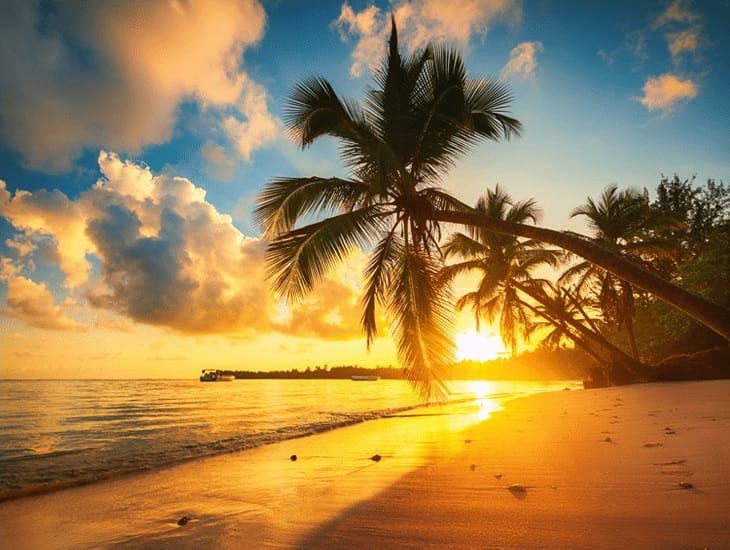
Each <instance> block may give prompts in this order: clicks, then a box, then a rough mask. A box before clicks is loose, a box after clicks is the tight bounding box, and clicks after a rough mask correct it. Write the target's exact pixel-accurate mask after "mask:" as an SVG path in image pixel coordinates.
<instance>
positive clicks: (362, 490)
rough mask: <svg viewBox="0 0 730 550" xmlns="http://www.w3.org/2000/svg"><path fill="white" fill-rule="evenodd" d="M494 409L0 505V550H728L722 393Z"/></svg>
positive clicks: (601, 397)
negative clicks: (424, 549)
mask: <svg viewBox="0 0 730 550" xmlns="http://www.w3.org/2000/svg"><path fill="white" fill-rule="evenodd" d="M492 405H493V403H490V402H484V403H482V409H481V410H480V411H479V410H477V411H471V413H472V414H466V412H467V411H464V410H457V411H455V410H453V409H443V410H441V409H438V408H431V409H423V410H420V411H419V412H418V414H409V415H404V416H401V417H395V418H387V419H382V420H377V421H372V422H367V423H364V424H360V425H356V426H351V427H348V428H344V429H339V430H335V431H332V432H328V433H324V434H319V435H314V436H311V437H307V438H303V439H297V440H292V441H286V442H283V443H279V444H275V445H270V446H266V447H262V448H260V449H256V450H253V451H247V452H243V453H236V454H230V455H224V456H220V457H216V458H211V459H205V460H200V461H195V462H191V463H188V464H184V465H181V466H177V467H174V468H169V469H165V470H161V471H157V472H150V473H146V474H142V475H134V476H129V477H127V478H123V479H119V480H115V481H108V482H101V483H97V484H94V485H90V486H86V487H79V488H75V489H68V490H63V491H59V492H57V493H52V494H48V495H42V496H38V497H30V498H26V499H21V500H17V501H10V502H5V503H1V504H0V518H2V520H1V521H0V541H4V542H3V543H2V544H3V548H13V549H15V548H17V549H25V548H44V549H45V548H198V549H201V548H631V547H633V548H705V547H708V548H713V549H717V548H730V469H729V468H728V464H730V381H714V382H686V383H676V384H648V385H637V386H628V387H623V388H609V389H601V390H589V391H565V392H554V393H550V394H542V395H536V396H531V397H527V398H524V399H518V400H515V401H511V402H509V403H508V404H507V406H506V408H505V410H503V411H498V412H494V413H492V414H491V418H489V419H487V420H484V421H482V422H478V423H477V422H476V421H477V420H479V418H482V419H483V418H486V417H487V416H489V413H490V411H491V408H492ZM292 454H296V457H297V460H296V461H293V460H291V458H290V457H291V455H292ZM375 454H378V455H380V460H379V461H374V460H372V459H371V458H372V457H373V455H375ZM183 517H188V518H189V521H188V522H187V523H185V524H184V525H178V520H180V519H181V518H183Z"/></svg>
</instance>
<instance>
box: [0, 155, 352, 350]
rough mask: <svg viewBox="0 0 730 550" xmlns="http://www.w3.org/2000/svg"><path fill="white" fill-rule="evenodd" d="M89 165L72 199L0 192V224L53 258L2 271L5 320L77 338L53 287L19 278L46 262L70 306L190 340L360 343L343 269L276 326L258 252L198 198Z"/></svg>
mask: <svg viewBox="0 0 730 550" xmlns="http://www.w3.org/2000/svg"><path fill="white" fill-rule="evenodd" d="M98 161H99V169H100V172H101V178H99V180H98V181H97V182H96V184H95V185H94V186H93V187H91V188H90V189H88V190H87V191H85V192H83V193H81V194H80V195H79V197H77V198H76V199H74V200H71V199H69V198H68V197H66V196H65V195H64V194H63V193H61V192H60V191H53V192H48V191H43V190H41V191H36V192H34V193H29V192H27V191H18V192H16V193H15V195H14V196H10V194H9V193H8V192H7V190H6V188H5V185H4V184H2V183H1V182H0V215H2V216H3V217H5V218H6V219H7V220H8V221H9V222H10V223H11V224H12V225H13V227H14V229H15V231H16V234H15V235H13V238H12V239H13V240H17V239H19V238H21V237H22V238H27V239H38V238H40V237H42V238H43V239H45V240H47V241H49V242H50V243H52V246H53V249H54V250H55V251H56V252H57V254H55V255H48V254H46V255H45V256H44V258H41V252H42V251H41V247H38V248H37V249H34V250H30V251H29V252H28V254H27V255H24V256H19V257H18V258H16V259H14V260H11V259H8V261H6V262H4V263H3V264H0V268H2V271H1V272H0V280H5V281H7V284H8V287H9V291H8V308H7V309H6V310H5V313H7V314H9V315H12V316H14V317H18V318H20V319H22V320H24V321H26V322H28V323H30V324H34V325H36V326H44V327H45V328H56V329H61V328H64V329H65V328H76V326H75V325H74V324H73V322H72V321H71V320H70V319H68V318H67V317H64V312H63V310H62V309H60V308H59V307H57V306H54V305H53V296H52V294H51V290H50V286H46V284H45V283H37V284H36V283H33V282H32V281H30V280H29V279H25V278H24V276H23V275H22V273H23V272H24V271H32V266H31V262H38V263H42V262H41V260H43V262H46V263H48V262H50V263H51V265H50V267H56V268H58V269H60V270H61V272H62V273H63V275H64V277H65V279H64V283H65V285H66V287H67V288H68V289H69V290H68V292H69V293H70V294H72V295H73V296H74V297H75V301H76V302H77V303H78V304H81V305H84V304H86V305H88V306H90V307H91V308H95V309H96V310H100V311H105V312H111V313H113V314H115V315H116V317H115V319H118V320H119V319H120V320H122V321H123V320H125V319H126V320H127V321H133V322H137V323H144V324H149V325H155V326H161V327H166V328H169V329H172V330H174V331H177V332H181V333H188V334H230V335H242V336H247V335H254V334H261V333H267V332H272V331H279V332H286V333H289V334H294V335H299V336H307V337H320V338H327V339H345V338H354V337H357V336H359V335H360V327H359V316H360V312H359V307H358V305H357V303H358V293H359V277H358V276H354V275H353V273H352V268H351V269H350V271H347V270H345V271H340V272H338V273H335V274H333V275H332V277H331V278H329V279H327V280H326V281H324V282H323V283H322V284H321V285H319V286H318V287H317V288H315V290H314V292H313V293H312V294H311V295H310V296H309V297H308V300H307V301H306V302H304V303H302V304H297V305H293V306H289V307H288V308H287V314H286V315H285V316H284V317H282V316H281V315H280V312H279V305H278V304H277V303H276V301H275V299H274V298H273V296H272V295H271V293H270V291H269V287H268V282H267V280H266V269H265V265H264V251H265V243H264V242H263V241H261V240H259V239H253V238H249V237H246V236H245V235H243V234H242V233H241V232H240V231H239V230H238V229H236V227H235V226H234V225H233V220H232V218H231V216H229V215H227V214H223V213H220V212H219V211H218V210H217V209H216V208H215V207H214V206H213V205H212V204H210V203H209V202H208V201H207V200H206V193H205V190H204V189H202V188H201V187H198V186H196V185H195V184H194V183H193V182H191V181H190V180H188V179H186V178H183V177H175V176H172V175H168V174H154V173H153V172H152V171H151V170H150V169H149V167H147V166H144V165H140V164H136V163H134V162H131V161H128V160H126V161H125V160H123V159H121V158H120V157H119V156H118V155H117V154H115V153H111V152H106V151H102V152H101V153H100V154H99V159H98ZM39 236H40V237H39ZM363 262H364V260H362V259H361V261H360V264H358V265H360V267H362V265H361V264H363ZM44 267H48V266H44ZM40 271H41V270H39V272H40ZM46 271H47V270H45V269H44V270H43V272H46ZM357 272H358V274H359V272H360V271H359V270H357ZM84 300H85V302H84ZM102 317H103V316H102ZM97 325H98V326H105V327H108V328H116V329H119V328H125V327H124V325H123V324H120V323H119V322H116V323H115V324H114V325H109V324H108V323H107V324H104V323H97Z"/></svg>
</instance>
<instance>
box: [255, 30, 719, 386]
mask: <svg viewBox="0 0 730 550" xmlns="http://www.w3.org/2000/svg"><path fill="white" fill-rule="evenodd" d="M375 83H376V87H375V88H374V89H371V90H369V91H368V94H367V98H366V101H365V104H364V106H363V105H361V104H359V103H357V102H355V101H353V100H348V99H342V98H340V97H339V96H338V95H337V94H336V93H335V91H334V89H333V87H332V85H331V84H330V83H329V82H328V81H327V80H325V79H324V78H321V77H312V78H309V79H307V80H305V81H303V82H301V83H299V84H298V85H297V86H296V87H295V89H294V92H293V94H292V96H291V98H290V100H289V102H288V104H287V109H286V113H285V118H286V121H287V123H288V126H289V128H290V130H291V133H292V137H293V138H294V139H295V140H296V141H297V142H298V143H299V144H300V145H301V146H302V147H307V146H309V145H310V144H312V143H313V142H314V141H315V140H317V139H318V138H320V137H322V136H328V135H329V136H334V137H335V138H337V139H339V140H340V142H341V144H342V146H341V149H340V152H341V156H342V158H343V160H344V162H345V164H346V165H347V166H348V168H349V169H350V175H349V177H347V178H323V177H317V176H314V177H300V178H278V179H274V180H272V181H270V182H269V183H268V184H267V185H266V187H265V188H264V190H263V191H262V193H261V194H260V196H259V197H258V201H257V206H256V216H257V218H258V220H259V221H260V222H261V223H262V225H263V227H264V230H265V237H266V238H268V239H270V243H269V246H268V248H267V261H268V265H269V272H270V275H271V277H272V278H273V281H274V287H275V288H276V290H277V291H278V292H279V293H281V294H282V295H283V296H285V297H287V298H290V299H294V298H299V297H301V296H302V295H304V294H305V293H307V292H308V291H309V290H311V288H312V287H313V286H314V284H316V282H317V281H318V280H320V279H321V278H322V277H323V276H324V275H325V274H326V273H327V271H328V270H330V269H331V268H332V267H333V266H334V265H335V264H336V263H337V262H339V261H341V260H342V259H343V258H344V257H345V255H346V254H347V253H348V251H349V250H350V248H351V247H357V246H359V247H362V248H364V249H366V250H368V251H369V253H370V261H369V263H368V266H367V268H366V273H365V289H364V296H363V300H362V303H363V317H362V326H363V329H364V331H365V334H366V338H367V342H368V345H369V344H370V343H371V342H372V340H373V338H374V337H375V335H376V334H377V327H376V322H375V320H376V307H378V306H380V307H383V308H385V310H386V311H387V312H388V313H389V314H390V317H391V320H392V326H393V331H394V333H395V336H396V344H397V348H398V350H399V356H400V359H401V362H402V363H403V366H404V367H405V369H406V372H407V373H408V376H409V377H410V378H411V379H412V380H413V381H415V382H417V383H418V384H419V387H420V388H421V389H424V391H426V389H427V388H433V387H434V386H435V387H436V388H437V389H438V388H439V387H440V386H439V385H438V383H436V384H432V382H436V381H437V380H438V379H439V374H440V372H441V370H442V369H443V367H444V365H445V363H446V362H447V361H448V360H450V356H451V346H452V344H451V342H450V338H449V328H448V324H449V315H448V307H447V303H448V301H447V300H448V296H447V295H446V294H445V292H446V291H445V290H444V289H443V288H442V287H440V286H439V285H438V284H436V278H437V272H438V267H439V264H440V261H441V258H440V251H439V248H438V239H439V237H440V233H441V225H440V224H441V223H456V224H460V225H467V226H476V227H485V228H487V229H490V230H491V231H494V232H497V233H502V234H507V235H517V236H521V237H525V238H530V239H537V240H541V241H543V242H547V243H551V244H554V245H556V246H559V247H561V248H564V249H566V250H570V251H572V252H574V253H576V254H578V255H580V256H581V257H584V258H586V259H588V260H590V261H592V262H595V263H599V264H600V265H601V266H603V267H604V268H606V269H608V270H609V271H612V272H614V273H616V274H617V275H618V276H620V277H623V278H626V279H628V280H631V282H632V283H635V284H637V286H639V287H642V288H645V289H646V290H648V291H650V292H653V293H655V294H656V295H657V296H658V297H659V298H661V299H664V300H666V301H667V302H669V303H671V304H674V305H676V306H677V307H679V308H681V309H684V310H685V311H687V312H689V313H690V314H692V315H693V316H694V317H695V318H697V319H698V320H700V321H701V322H704V323H705V324H707V325H708V326H710V327H711V328H714V329H715V330H716V331H717V332H719V333H720V334H722V335H723V336H724V337H726V338H730V320H728V319H730V315H728V312H727V310H726V309H725V308H722V307H720V306H718V305H716V304H713V303H711V302H708V301H706V300H704V299H702V298H699V297H697V296H695V295H694V294H691V293H689V292H687V291H684V290H682V289H678V288H677V287H676V286H675V285H672V284H671V283H669V282H668V281H665V280H664V279H661V278H659V277H656V276H654V275H653V274H651V273H647V272H646V271H645V270H643V269H641V268H640V267H637V266H636V265H635V264H633V263H632V262H630V261H629V260H627V259H625V258H622V257H620V256H617V255H615V254H611V253H610V252H608V251H606V250H605V249H603V248H601V247H597V246H595V244H594V243H591V242H590V241H589V240H587V239H585V238H582V237H580V236H576V235H572V234H568V233H564V232H560V231H553V230H550V229H545V228H540V227H535V226H530V225H525V224H518V223H509V222H506V221H501V220H490V219H488V218H485V217H484V216H483V215H482V214H480V213H478V212H475V211H473V210H472V209H471V208H469V207H467V206H466V205H464V204H463V203H461V202H459V201H458V200H457V199H455V198H453V197H451V196H450V195H448V194H447V193H445V192H444V191H442V190H441V189H439V187H438V186H439V183H440V181H441V178H442V177H443V176H444V175H445V173H446V171H447V170H448V168H450V167H451V165H452V164H453V163H454V162H455V161H456V159H457V158H458V157H459V156H460V155H463V154H465V153H466V152H467V151H469V150H470V148H471V147H472V146H473V145H474V144H475V143H477V142H479V141H481V140H484V139H491V140H501V139H506V138H509V137H510V136H512V135H514V134H518V133H519V131H520V129H521V125H520V122H519V121H517V120H516V119H514V118H512V117H511V116H510V115H509V113H508V108H509V105H510V102H511V95H510V93H509V91H508V90H507V88H506V87H505V86H504V85H503V84H501V83H500V82H498V81H495V80H489V79H484V78H470V77H468V76H467V74H466V71H465V68H464V64H463V61H462V59H461V57H460V56H459V54H458V53H457V52H456V51H454V50H452V49H449V48H445V47H432V46H429V47H427V48H426V49H425V50H423V51H422V52H417V53H415V54H412V55H410V56H408V57H406V58H403V57H401V56H400V54H399V52H398V36H397V31H396V26H395V21H393V23H392V32H391V37H390V47H389V50H388V55H387V56H386V59H385V62H384V64H383V66H382V68H381V70H380V71H379V72H378V73H377V74H376V76H375ZM308 222H309V223H308ZM302 224H304V225H302ZM428 391H431V390H428Z"/></svg>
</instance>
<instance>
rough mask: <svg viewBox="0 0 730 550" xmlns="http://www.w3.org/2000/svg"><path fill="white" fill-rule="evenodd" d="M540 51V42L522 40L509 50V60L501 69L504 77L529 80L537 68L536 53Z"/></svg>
mask: <svg viewBox="0 0 730 550" xmlns="http://www.w3.org/2000/svg"><path fill="white" fill-rule="evenodd" d="M541 51H542V42H523V43H522V44H518V45H517V46H515V47H514V48H512V51H510V55H509V61H508V62H507V64H506V65H505V66H504V69H502V76H503V77H505V78H509V77H512V78H516V79H521V80H529V79H532V78H534V73H535V69H536V68H537V54H538V52H541Z"/></svg>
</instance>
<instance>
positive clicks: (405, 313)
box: [388, 246, 454, 398]
mask: <svg viewBox="0 0 730 550" xmlns="http://www.w3.org/2000/svg"><path fill="white" fill-rule="evenodd" d="M398 256H399V260H400V264H399V266H398V268H397V275H398V276H397V277H394V278H393V279H392V281H391V282H392V285H391V288H390V289H389V293H388V311H389V312H390V313H391V314H392V316H393V320H392V326H393V333H394V336H395V340H396V348H397V350H398V356H399V358H400V361H401V364H402V365H403V368H404V370H405V372H406V376H407V378H408V380H409V381H411V383H413V384H414V386H415V387H416V388H417V389H418V390H419V391H420V392H421V394H422V395H424V396H425V397H429V398H442V397H444V395H445V392H446V387H445V385H444V383H443V377H444V373H445V372H446V368H447V367H448V365H449V364H450V363H451V362H452V361H453V358H454V344H453V341H452V334H451V331H452V316H451V314H450V309H449V307H448V305H449V303H450V296H449V294H448V293H447V291H446V290H445V288H444V287H439V285H437V284H436V278H437V275H438V264H437V263H435V262H434V261H433V259H432V258H431V257H430V256H428V255H427V254H424V253H423V252H422V251H420V250H418V248H416V247H412V246H407V247H406V248H405V249H404V250H402V251H401V253H400V254H399V255H398Z"/></svg>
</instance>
